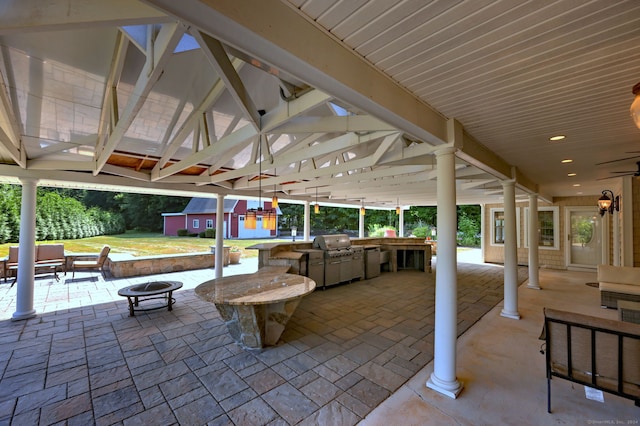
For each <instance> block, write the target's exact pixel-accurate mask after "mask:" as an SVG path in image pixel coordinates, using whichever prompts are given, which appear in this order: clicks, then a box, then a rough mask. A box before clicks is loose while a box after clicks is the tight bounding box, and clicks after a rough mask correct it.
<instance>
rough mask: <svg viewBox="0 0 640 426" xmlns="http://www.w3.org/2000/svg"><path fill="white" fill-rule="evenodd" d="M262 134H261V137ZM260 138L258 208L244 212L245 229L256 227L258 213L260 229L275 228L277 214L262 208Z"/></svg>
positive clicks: (260, 150)
mask: <svg viewBox="0 0 640 426" xmlns="http://www.w3.org/2000/svg"><path fill="white" fill-rule="evenodd" d="M262 137H263V136H261V138H262ZM262 142H263V141H262V139H260V140H259V145H258V159H259V162H258V208H257V209H249V210H247V213H246V214H245V219H244V227H245V229H256V222H257V219H258V213H261V216H262V229H269V230H274V229H276V222H277V215H276V213H275V211H274V210H268V211H265V210H264V209H263V208H262Z"/></svg>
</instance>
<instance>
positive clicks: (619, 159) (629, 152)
mask: <svg viewBox="0 0 640 426" xmlns="http://www.w3.org/2000/svg"><path fill="white" fill-rule="evenodd" d="M635 153H640V151H627V154H635ZM634 158H640V155H633V156H631V157H625V158H618V159H617V160H609V161H603V162H601V163H596V164H595V165H596V166H599V165H601V164H609V163H617V162H618V161H625V160H632V159H634Z"/></svg>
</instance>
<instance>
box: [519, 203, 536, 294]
mask: <svg viewBox="0 0 640 426" xmlns="http://www.w3.org/2000/svg"><path fill="white" fill-rule="evenodd" d="M527 220H528V221H529V235H528V236H529V284H527V287H528V288H532V289H534V290H540V280H539V275H540V271H539V262H538V250H539V248H538V247H540V245H539V238H540V235H539V234H538V194H529V217H528V218H527ZM516 268H517V267H516Z"/></svg>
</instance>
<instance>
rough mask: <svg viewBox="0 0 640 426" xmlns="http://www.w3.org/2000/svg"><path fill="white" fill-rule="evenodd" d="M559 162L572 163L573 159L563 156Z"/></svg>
mask: <svg viewBox="0 0 640 426" xmlns="http://www.w3.org/2000/svg"><path fill="white" fill-rule="evenodd" d="M560 162H561V163H573V160H572V159H570V158H565V159H564V160H562V161H560Z"/></svg>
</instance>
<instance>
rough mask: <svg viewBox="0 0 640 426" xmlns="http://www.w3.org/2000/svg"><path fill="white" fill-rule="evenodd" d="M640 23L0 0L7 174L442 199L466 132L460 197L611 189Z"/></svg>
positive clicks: (574, 15)
mask: <svg viewBox="0 0 640 426" xmlns="http://www.w3.org/2000/svg"><path fill="white" fill-rule="evenodd" d="M639 20H640V3H638V2H635V1H629V2H603V1H593V2H586V1H585V2H573V1H547V2H541V1H531V2H522V1H516V0H509V1H481V0H477V1H473V2H467V1H459V2H457V1H450V0H447V1H433V2H423V1H408V0H407V1H394V0H385V1H356V0H344V1H330V0H309V1H301V0H296V1H278V0H265V1H260V0H255V1H242V2H237V1H232V0H227V1H222V0H216V1H213V0H209V1H207V0H183V1H181V2H179V4H177V3H176V2H173V1H171V0H147V1H137V0H114V1H111V2H104V1H100V0H83V1H81V0H65V1H62V0H58V1H50V2H47V3H46V4H42V2H38V1H36V0H26V1H25V0H22V1H17V0H15V1H5V2H3V3H2V4H1V5H0V48H1V49H2V50H1V52H0V53H1V56H0V72H1V78H2V81H0V84H1V88H2V91H1V93H0V130H1V131H0V175H2V176H4V178H3V179H2V180H5V181H7V180H8V181H11V180H12V179H15V178H16V177H24V176H34V177H38V178H39V179H41V181H42V182H43V183H44V184H51V185H69V186H76V187H94V188H118V189H121V190H134V191H145V192H157V193H172V194H173V193H182V194H187V195H194V194H198V193H201V194H204V195H213V194H216V193H223V194H233V195H236V196H245V197H255V196H257V195H259V194H258V188H259V187H261V189H262V195H263V196H269V197H270V196H271V192H273V191H277V192H278V195H279V197H280V198H281V199H283V200H285V199H290V200H309V199H311V200H315V197H316V191H317V192H318V198H319V199H320V200H321V201H325V202H332V203H336V204H349V205H359V204H360V203H361V202H364V203H365V204H366V205H368V206H377V207H381V208H392V207H395V205H396V204H397V203H398V201H399V202H400V204H403V205H430V204H435V202H436V191H435V188H436V175H437V167H436V160H435V156H434V152H435V151H437V150H438V149H439V148H442V147H445V146H447V144H451V143H453V142H454V140H455V143H454V146H455V147H456V149H457V156H458V164H457V171H456V179H457V198H458V203H460V204H465V203H484V202H499V201H500V200H501V193H502V191H501V181H502V180H505V179H515V180H516V182H517V188H518V194H519V195H524V194H525V193H527V192H536V193H539V194H541V196H543V197H544V198H546V199H551V198H553V197H557V196H572V195H580V194H584V195H594V194H599V193H600V191H601V190H602V189H603V187H604V186H607V185H609V186H610V183H611V182H612V181H610V180H608V179H609V178H611V177H617V176H619V173H615V172H619V171H634V170H635V169H636V164H635V163H636V161H638V160H640V144H639V143H638V141H639V136H640V130H638V129H637V128H636V127H635V126H634V124H633V122H632V120H631V119H630V117H629V111H628V108H629V105H630V103H631V100H632V95H631V87H632V86H633V85H634V84H635V83H636V82H637V81H638V80H640V78H639V77H640V72H638V71H639V70H640V53H638V49H637V45H638V42H639V41H640V25H639V24H640V22H639ZM557 134H563V135H566V136H567V138H566V139H565V140H564V141H561V142H554V143H552V142H550V141H549V137H551V136H554V135H557ZM565 158H570V159H572V160H573V162H572V163H569V164H562V163H561V162H560V161H561V160H562V159H565ZM622 158H626V160H623V161H616V162H611V163H608V161H611V160H618V159H622ZM603 162H607V163H605V164H601V165H597V163H603ZM568 173H575V174H576V176H573V177H568V176H567V174H568ZM604 179H607V180H604ZM576 184H579V185H580V186H574V185H576Z"/></svg>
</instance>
